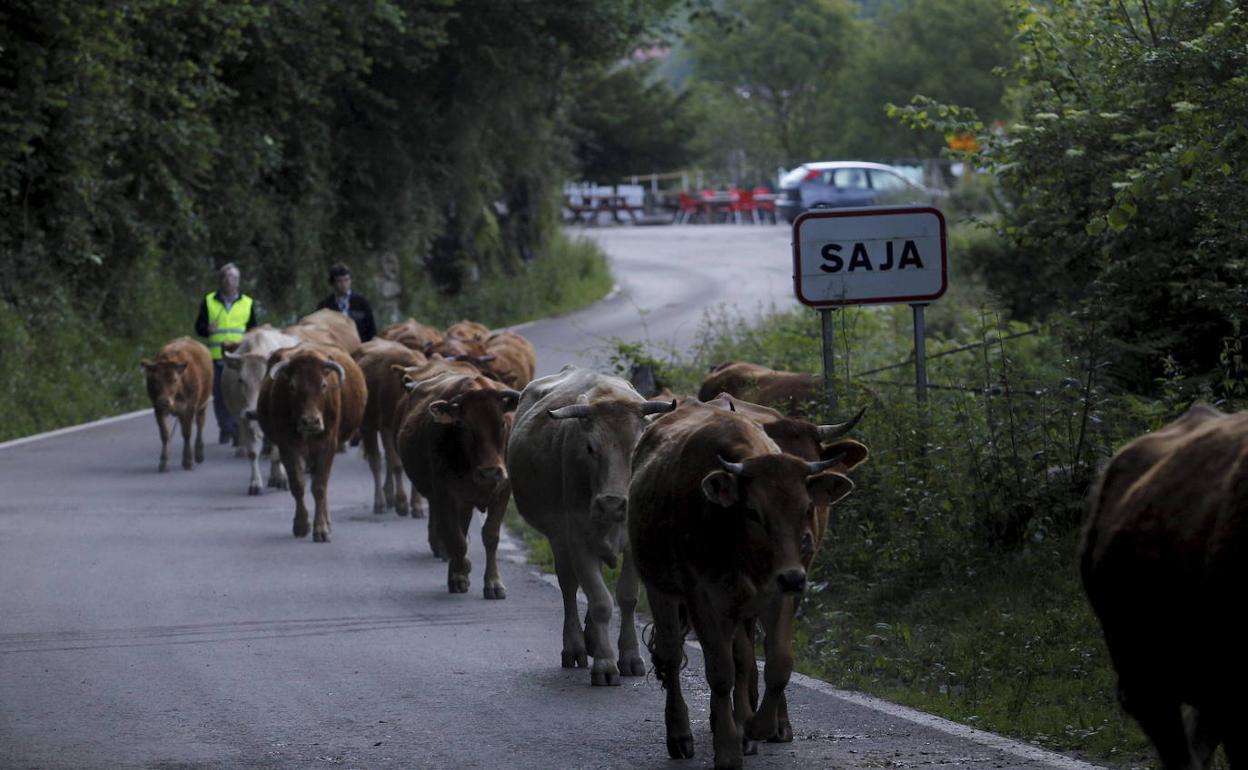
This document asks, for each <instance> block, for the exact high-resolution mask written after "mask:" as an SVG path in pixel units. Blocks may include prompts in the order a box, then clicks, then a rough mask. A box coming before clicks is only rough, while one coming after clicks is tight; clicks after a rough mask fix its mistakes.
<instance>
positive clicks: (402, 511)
mask: <svg viewBox="0 0 1248 770" xmlns="http://www.w3.org/2000/svg"><path fill="white" fill-rule="evenodd" d="M394 512H395V513H397V514H399V515H400V516H406V515H407V514H408V510H407V503H405V502H403V501H402V500H400V501H399V502H397V503H395V504H394Z"/></svg>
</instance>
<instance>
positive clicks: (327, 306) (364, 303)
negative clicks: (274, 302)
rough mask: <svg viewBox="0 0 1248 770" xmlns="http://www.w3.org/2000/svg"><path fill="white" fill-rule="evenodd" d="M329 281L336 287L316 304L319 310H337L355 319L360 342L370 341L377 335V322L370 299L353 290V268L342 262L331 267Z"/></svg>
mask: <svg viewBox="0 0 1248 770" xmlns="http://www.w3.org/2000/svg"><path fill="white" fill-rule="evenodd" d="M329 283H330V285H331V286H333V287H334V293H333V294H330V295H329V296H328V297H326V298H325V299H323V300H321V303H320V304H319V305H317V306H316V309H317V310H337V311H338V312H340V313H345V314H346V315H347V317H349V318H350V319H351V320H352V321H355V330H356V331H358V332H359V333H360V342H368V341H369V340H371V339H372V338H373V337H376V336H377V324H376V323H375V322H374V321H373V309H372V307H370V306H369V304H368V300H366V299H364V298H363V297H361V296H360V295H359V294H356V293H355V292H353V291H351V268H349V267H347V266H346V265H344V264H342V263H341V262H339V263H337V264H335V265H334V266H333V267H331V268H329Z"/></svg>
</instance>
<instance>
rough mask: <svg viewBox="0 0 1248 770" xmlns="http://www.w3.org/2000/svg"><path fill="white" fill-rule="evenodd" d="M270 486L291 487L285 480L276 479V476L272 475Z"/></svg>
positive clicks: (276, 487)
mask: <svg viewBox="0 0 1248 770" xmlns="http://www.w3.org/2000/svg"><path fill="white" fill-rule="evenodd" d="M269 486H270V487H272V488H274V489H287V488H289V485H288V484H287V483H286V482H285V481H283V480H281V479H275V478H272V477H270V478H269Z"/></svg>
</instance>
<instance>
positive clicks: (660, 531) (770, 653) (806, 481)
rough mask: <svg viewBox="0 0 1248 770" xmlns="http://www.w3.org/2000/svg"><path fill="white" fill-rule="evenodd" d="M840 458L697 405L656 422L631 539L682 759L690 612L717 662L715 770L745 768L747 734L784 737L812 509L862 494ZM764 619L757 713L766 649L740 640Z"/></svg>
mask: <svg viewBox="0 0 1248 770" xmlns="http://www.w3.org/2000/svg"><path fill="white" fill-rule="evenodd" d="M837 462H838V459H837V458H831V459H829V460H824V461H821V462H808V461H806V460H803V459H801V458H799V457H794V456H793V455H790V454H784V453H782V452H780V449H779V447H777V446H776V443H775V442H774V441H772V440H771V439H770V438H768V437H767V434H766V433H764V432H763V429H762V428H761V427H759V426H758V425H757V424H755V423H754V422H752V421H751V420H749V419H747V418H746V417H744V416H742V415H740V414H735V413H733V412H725V411H723V410H722V409H716V408H715V407H712V406H708V405H706V404H703V403H700V402H697V401H693V400H692V399H690V400H686V401H685V402H684V403H683V404H681V405H680V407H679V408H678V409H677V410H676V411H675V412H673V413H671V414H669V415H665V416H663V417H660V418H658V419H657V420H655V421H654V422H653V423H652V424H651V425H650V427H649V428H648V429H647V430H646V432H645V434H644V435H643V436H642V438H641V442H640V443H639V444H638V445H637V450H636V451H635V452H634V453H633V478H632V482H631V483H630V484H629V492H628V531H629V541H630V543H631V545H632V550H633V558H634V559H635V560H636V563H637V569H638V572H639V573H640V574H641V578H642V580H643V581H644V583H645V586H646V595H647V596H648V597H649V599H650V606H651V610H652V611H653V615H654V637H653V638H652V639H651V640H650V643H649V645H648V646H649V647H650V652H651V658H652V660H653V661H654V669H655V675H656V677H657V678H658V679H659V682H660V683H661V684H662V685H663V687H664V689H665V690H666V691H667V703H666V708H665V721H666V725H667V750H668V754H669V755H670V756H671V757H672V758H673V759H683V758H690V757H692V756H693V745H694V744H693V734H692V732H691V731H690V728H689V714H688V711H687V709H686V706H685V701H684V697H683V696H682V695H681V691H680V668H681V662H682V660H683V657H684V656H683V650H682V644H683V642H684V636H685V628H684V627H683V624H682V620H681V618H682V613H687V617H688V619H689V621H691V622H692V625H693V628H694V631H695V632H696V633H697V635H698V640H699V641H700V642H701V643H702V651H703V655H704V657H705V660H706V679H707V682H708V683H709V684H710V687H711V729H712V732H713V733H714V746H715V767H720V768H729V767H730V768H740V767H741V766H742V753H743V752H742V748H743V746H742V737H743V736H744V738H745V739H746V740H747V741H748V744H749V745H748V746H747V747H746V748H747V750H749V751H750V753H753V750H754V748H755V747H754V743H753V742H754V741H757V740H762V739H769V738H773V737H775V736H776V735H777V730H778V719H779V715H778V710H779V704H780V702H781V699H782V696H783V694H784V688H785V686H786V685H787V684H788V681H789V676H790V674H791V673H792V669H793V653H792V650H791V641H790V634H791V629H788V628H785V627H784V623H785V620H786V616H785V615H784V613H781V612H779V611H778V610H779V608H780V607H781V606H782V605H781V604H780V603H779V602H777V601H776V599H777V597H778V596H780V595H782V594H797V593H800V592H801V591H803V590H804V589H805V587H806V569H805V567H804V566H803V562H802V552H801V551H802V549H801V545H802V542H803V540H804V539H805V538H806V537H808V536H810V534H811V533H810V527H811V519H812V516H811V509H812V508H813V507H814V506H816V505H829V504H831V503H833V502H835V501H836V500H839V499H841V498H842V497H844V496H845V495H847V494H848V493H849V492H850V490H852V489H853V482H851V481H850V480H849V479H848V478H846V477H845V476H844V475H842V474H840V473H836V472H835V471H830V470H826V469H827V468H830V467H832V466H833V465H835V464H836V463H837ZM758 621H761V622H762V624H763V627H764V630H765V633H766V648H765V651H766V661H767V664H766V671H765V674H764V677H765V681H766V692H765V694H764V695H763V700H762V703H761V704H760V705H759V707H758V709H757V711H755V709H754V708H753V707H752V704H751V703H750V698H749V697H748V684H749V682H748V679H749V670H750V668H751V666H752V664H751V661H752V660H753V655H754V651H753V650H752V649H741V645H740V644H739V643H738V641H739V640H741V639H745V638H746V636H745V634H744V630H745V627H746V626H747V625H748V624H751V623H755V622H758ZM734 695H735V698H734Z"/></svg>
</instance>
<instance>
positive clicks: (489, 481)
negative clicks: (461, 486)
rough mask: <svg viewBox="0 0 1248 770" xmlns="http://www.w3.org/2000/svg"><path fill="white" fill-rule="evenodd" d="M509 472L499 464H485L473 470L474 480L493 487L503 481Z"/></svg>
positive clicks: (479, 483)
mask: <svg viewBox="0 0 1248 770" xmlns="http://www.w3.org/2000/svg"><path fill="white" fill-rule="evenodd" d="M505 478H507V472H506V471H504V470H503V469H502V468H501V467H499V466H497V465H484V466H482V467H480V468H477V469H476V470H475V471H473V472H472V480H473V481H474V482H476V483H477V484H478V485H480V486H483V487H489V488H490V489H493V488H495V487H497V486H498V485H499V484H501V483H503V479H505Z"/></svg>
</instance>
